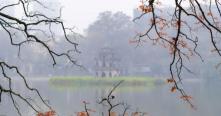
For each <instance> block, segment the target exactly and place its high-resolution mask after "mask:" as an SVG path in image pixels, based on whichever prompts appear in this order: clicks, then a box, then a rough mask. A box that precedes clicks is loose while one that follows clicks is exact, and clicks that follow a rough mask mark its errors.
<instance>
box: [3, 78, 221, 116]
mask: <svg viewBox="0 0 221 116" xmlns="http://www.w3.org/2000/svg"><path fill="white" fill-rule="evenodd" d="M31 84H32V86H34V87H36V88H38V89H39V90H40V92H41V94H42V96H44V97H45V98H47V99H48V100H50V104H51V105H52V107H53V108H54V109H55V110H56V111H57V112H58V114H59V116H75V113H76V112H79V111H83V110H84V104H83V103H82V101H87V102H90V104H89V105H88V107H89V108H91V109H95V110H96V112H95V113H92V115H94V116H98V115H100V114H99V113H100V112H102V111H104V110H106V107H104V106H102V105H100V104H98V103H97V101H98V100H99V99H101V98H102V97H103V96H106V95H107V94H108V92H109V90H110V89H111V88H109V87H107V88H105V87H82V88H75V89H71V88H63V89H58V88H55V87H53V86H51V85H50V84H49V83H48V81H45V80H44V81H33V82H32V83H31ZM220 87H221V80H220V79H213V80H209V81H208V80H203V81H197V82H186V83H185V89H186V91H188V92H189V94H191V95H192V96H193V100H194V103H195V104H196V106H197V110H196V111H194V110H191V109H190V108H189V107H188V105H187V104H185V103H183V101H182V100H180V99H179V94H172V93H170V92H169V86H168V85H163V86H157V87H155V88H151V89H148V87H146V88H145V87H144V89H142V90H140V91H138V90H136V89H129V90H128V89H127V90H123V89H119V90H116V91H115V92H114V95H115V96H116V102H119V101H121V102H125V103H127V104H129V105H130V106H131V107H130V111H136V110H139V111H145V112H148V114H149V115H150V116H218V115H219V114H220V111H221V101H220V98H221V91H220ZM132 88H133V87H132ZM18 90H20V91H23V92H24V93H25V91H26V89H24V87H22V86H20V87H18ZM9 104H11V101H10V100H7V97H6V96H5V95H4V96H3V102H2V103H1V104H0V115H6V116H15V114H16V112H15V109H14V108H13V107H12V106H11V105H9ZM20 107H21V108H22V107H25V109H22V112H24V116H32V115H34V113H33V112H31V110H30V109H28V108H26V106H25V105H21V106H20Z"/></svg>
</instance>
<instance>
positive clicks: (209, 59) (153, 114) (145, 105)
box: [0, 2, 221, 116]
mask: <svg viewBox="0 0 221 116" xmlns="http://www.w3.org/2000/svg"><path fill="white" fill-rule="evenodd" d="M0 3H1V2H0ZM48 4H50V3H48ZM53 7H57V6H53ZM36 8H39V7H38V6H36ZM36 8H35V7H33V9H36ZM131 10H132V9H131ZM163 10H167V11H168V12H171V10H170V8H169V7H168V8H163ZM50 11H51V12H49V11H47V12H46V13H47V15H49V16H50V15H51V16H54V15H57V14H56V13H55V14H54V13H53V12H55V11H53V10H50ZM5 12H6V13H8V14H10V15H14V12H13V11H5ZM39 12H40V11H39ZM41 12H45V11H41ZM132 12H133V16H128V15H127V14H125V13H123V12H120V11H119V12H112V11H103V12H101V13H100V14H99V15H98V16H97V18H96V20H93V21H92V23H91V24H90V25H89V26H88V27H87V28H86V29H85V30H84V34H80V33H74V34H73V33H72V34H69V35H68V36H70V37H72V38H73V40H74V41H75V42H77V43H78V44H79V46H78V50H79V52H74V53H73V54H72V55H73V56H74V60H75V61H76V64H77V65H75V64H71V63H70V61H68V59H66V58H63V57H58V58H56V61H57V65H55V66H54V65H53V61H52V59H51V57H50V55H49V54H48V52H47V50H46V49H44V47H42V46H41V45H39V44H35V43H32V42H30V43H26V44H23V45H22V46H21V47H20V48H18V47H17V46H13V45H11V41H10V38H9V36H8V34H7V32H6V31H4V30H3V29H1V30H0V35H1V37H0V61H4V62H7V63H8V64H12V65H15V66H17V67H18V69H19V70H20V72H21V73H22V74H23V75H24V76H25V77H26V79H27V80H28V83H29V84H30V85H31V86H33V87H36V88H37V89H39V90H40V92H41V93H42V96H43V97H45V98H46V99H48V100H49V101H50V105H52V107H53V108H54V109H55V110H56V111H57V112H58V114H59V115H60V116H74V115H76V112H79V111H83V110H84V107H83V104H82V101H84V100H86V101H89V102H90V105H89V107H91V108H92V109H93V108H94V109H97V111H96V112H95V113H94V115H95V116H100V115H101V114H100V113H99V112H100V111H101V112H102V111H103V110H104V109H105V108H103V107H102V106H100V105H99V104H98V103H97V101H98V100H99V99H100V98H101V97H103V96H105V95H106V94H107V93H108V92H109V91H110V88H111V87H112V86H113V85H114V83H112V82H110V83H108V84H107V83H104V84H103V85H102V84H101V86H98V85H96V84H95V85H93V83H90V82H88V83H86V84H85V83H84V82H81V81H82V80H81V79H79V80H80V82H79V83H78V84H79V85H78V84H76V83H74V84H76V85H74V84H72V83H71V84H70V83H68V82H64V83H63V82H62V81H60V83H59V82H57V81H54V80H53V79H57V77H61V78H67V79H69V78H87V77H90V78H115V79H116V78H120V77H124V78H130V77H133V78H139V77H142V78H152V79H156V81H155V82H153V85H152V84H150V85H148V86H146V85H144V86H143V85H137V84H136V83H135V84H134V83H133V84H131V85H130V84H128V83H129V82H128V83H127V82H125V83H126V84H125V85H124V86H122V87H121V86H120V87H119V90H118V89H117V91H116V93H114V95H115V96H116V99H117V100H118V101H122V102H125V103H127V104H129V105H130V111H129V112H130V113H131V112H134V111H143V112H147V113H148V115H150V116H208V115H210V116H218V115H219V113H220V108H221V103H220V100H219V98H220V97H221V92H220V90H219V88H220V87H221V79H220V68H216V66H217V63H218V62H219V61H220V57H219V56H218V55H216V54H215V53H213V52H211V50H212V49H213V48H212V47H211V45H210V44H208V43H209V41H210V40H209V39H207V38H208V37H209V35H208V33H205V32H203V31H201V30H203V29H201V28H199V32H198V35H199V38H200V39H199V42H198V43H199V44H198V47H197V48H196V51H197V52H198V53H199V54H200V55H201V56H197V55H193V56H191V57H190V59H189V60H185V66H187V67H188V68H189V69H190V70H191V71H192V72H193V73H190V72H188V71H186V70H183V72H182V79H183V80H184V81H183V84H182V85H183V88H184V89H185V90H186V91H187V92H188V93H189V94H190V95H191V96H192V97H193V102H194V104H196V107H197V110H193V109H191V108H189V107H188V104H187V103H185V102H183V101H182V100H180V99H179V97H178V96H179V95H178V93H176V94H173V93H171V92H170V85H168V84H166V83H165V80H166V79H167V78H168V77H170V72H169V65H170V62H171V61H172V59H171V58H172V56H171V54H170V53H169V52H170V51H169V49H168V48H165V47H164V46H162V45H158V44H156V43H154V42H153V41H151V40H149V39H148V38H147V37H143V38H141V39H140V40H141V41H140V42H136V40H137V37H136V35H137V34H139V33H143V32H145V31H146V29H147V27H148V26H149V25H148V24H149V22H148V21H149V17H148V15H146V16H145V17H143V18H142V19H140V20H136V21H133V19H134V18H136V17H138V16H139V15H140V12H139V11H138V10H137V9H134V10H133V11H132ZM162 16H164V17H167V15H166V14H162ZM72 17H74V16H72ZM186 20H187V21H190V22H191V20H192V19H191V18H186ZM74 23H75V22H73V25H74ZM193 23H194V22H193ZM39 28H40V29H42V30H43V31H44V32H49V30H48V29H45V28H43V26H42V25H40V26H39ZM53 28H54V29H55V30H54V31H53V33H55V34H54V35H55V36H56V37H57V38H56V39H54V40H53V41H49V42H48V43H47V44H48V45H49V46H50V47H52V49H53V50H55V51H56V52H59V53H62V52H64V51H67V50H71V49H73V48H74V46H73V45H72V44H70V43H68V41H66V40H65V37H64V36H61V34H60V33H61V30H59V29H58V27H56V26H54V27H53ZM167 32H168V33H170V34H174V33H175V31H174V30H168V31H167ZM33 33H34V32H33ZM35 33H36V35H38V36H39V37H42V38H41V40H43V41H47V37H45V36H44V34H42V33H38V32H35ZM150 36H154V34H153V35H150ZM23 39H26V38H25V37H24V35H22V34H17V35H16V42H19V41H22V40H23ZM190 46H191V47H194V45H193V44H191V43H190ZM110 54H111V55H112V56H111V58H112V59H111V60H109V61H107V63H108V62H110V61H111V62H113V63H112V64H111V63H110V64H109V65H111V66H112V65H113V66H112V67H111V68H113V71H112V70H111V71H110V72H108V73H107V74H106V72H101V73H100V69H99V62H100V61H102V60H104V59H102V58H100V56H102V55H104V56H108V55H110ZM113 59H114V60H113ZM105 63H106V62H105ZM114 71H115V72H114ZM6 72H7V73H10V71H8V70H6ZM10 75H11V76H12V77H14V78H13V79H15V80H16V78H17V77H18V75H17V74H16V73H15V72H11V73H10ZM107 75H109V76H107ZM2 76H3V75H1V77H2ZM1 77H0V78H1ZM0 80H1V82H0V84H1V85H4V79H0ZM77 82H78V81H77ZM98 83H99V80H98ZM100 83H102V82H100ZM13 87H14V88H15V89H16V90H17V91H19V92H21V93H22V94H24V95H26V96H29V95H30V96H31V97H33V98H36V95H34V94H29V93H28V91H27V90H26V88H25V87H24V85H23V83H22V82H21V81H20V80H19V79H18V80H16V82H15V83H13ZM125 88H126V89H125ZM2 99H3V100H2V102H0V116H1V115H2V116H3V115H4V116H12V115H16V111H15V110H14V109H13V108H12V107H13V106H9V105H8V104H9V103H11V101H10V100H9V99H8V98H7V95H4V96H3V98H2ZM20 102H21V101H20ZM20 102H19V103H20ZM20 104H21V107H20V108H21V110H22V112H24V114H25V115H24V116H32V115H35V113H34V112H33V111H32V110H31V109H28V108H27V105H24V103H22V102H21V103H20ZM40 107H41V106H40ZM26 108H27V109H26ZM115 111H116V112H117V111H118V109H116V110H115Z"/></svg>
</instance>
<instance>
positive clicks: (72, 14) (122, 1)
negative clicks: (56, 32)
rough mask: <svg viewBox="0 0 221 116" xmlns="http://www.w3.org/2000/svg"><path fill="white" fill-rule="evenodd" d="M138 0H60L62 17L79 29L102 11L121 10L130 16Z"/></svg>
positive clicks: (84, 26) (93, 19)
mask: <svg viewBox="0 0 221 116" xmlns="http://www.w3.org/2000/svg"><path fill="white" fill-rule="evenodd" d="M139 1H140V0H60V3H61V4H62V5H63V6H64V8H63V12H62V13H63V14H62V15H63V19H65V21H66V22H67V23H68V24H72V25H75V26H76V27H78V28H79V30H80V31H82V30H83V29H85V28H87V26H88V25H89V24H90V23H92V22H93V21H95V20H96V18H97V16H98V14H99V13H100V12H103V11H113V12H117V11H122V12H124V13H126V14H127V15H129V16H132V13H133V9H134V8H136V7H137V6H138V4H139Z"/></svg>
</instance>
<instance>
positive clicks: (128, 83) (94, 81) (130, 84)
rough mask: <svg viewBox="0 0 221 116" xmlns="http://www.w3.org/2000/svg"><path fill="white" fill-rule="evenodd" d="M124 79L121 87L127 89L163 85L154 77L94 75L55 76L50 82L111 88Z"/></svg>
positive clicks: (53, 83) (57, 86)
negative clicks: (103, 76) (102, 76)
mask: <svg viewBox="0 0 221 116" xmlns="http://www.w3.org/2000/svg"><path fill="white" fill-rule="evenodd" d="M121 80H124V82H123V83H122V84H121V88H123V89H125V88H127V89H137V88H146V87H149V88H153V87H154V86H156V85H161V84H162V83H163V81H162V80H160V79H157V78H153V77H132V76H131V77H123V76H120V77H113V78H110V77H106V78H101V77H92V76H81V77H53V78H51V79H50V81H49V83H50V85H52V86H53V87H56V88H59V89H67V88H69V89H70V88H71V89H76V88H82V87H83V88H86V87H94V88H96V87H98V88H100V87H104V88H110V87H112V86H113V85H114V84H116V83H118V82H119V81H121Z"/></svg>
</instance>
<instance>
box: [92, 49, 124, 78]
mask: <svg viewBox="0 0 221 116" xmlns="http://www.w3.org/2000/svg"><path fill="white" fill-rule="evenodd" d="M94 69H95V75H96V77H116V76H120V75H121V71H122V68H121V66H120V59H119V58H117V56H116V54H115V53H114V52H113V49H111V48H108V47H105V48H102V49H101V50H100V52H99V53H98V56H97V57H96V58H95V68H94Z"/></svg>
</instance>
